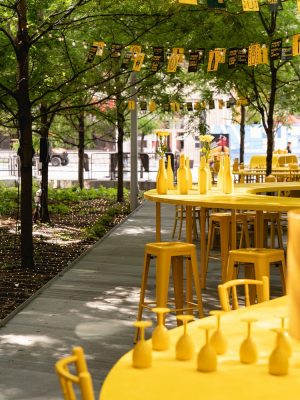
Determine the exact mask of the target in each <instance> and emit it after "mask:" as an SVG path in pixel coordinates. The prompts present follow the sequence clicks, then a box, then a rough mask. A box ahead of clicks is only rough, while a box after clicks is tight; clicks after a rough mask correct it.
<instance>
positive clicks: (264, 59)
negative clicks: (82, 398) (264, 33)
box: [259, 46, 269, 64]
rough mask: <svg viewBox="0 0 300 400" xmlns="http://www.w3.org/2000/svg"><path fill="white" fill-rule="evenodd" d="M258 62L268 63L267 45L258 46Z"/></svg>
mask: <svg viewBox="0 0 300 400" xmlns="http://www.w3.org/2000/svg"><path fill="white" fill-rule="evenodd" d="M259 64H269V49H268V48H267V46H264V47H261V48H260V60H259Z"/></svg>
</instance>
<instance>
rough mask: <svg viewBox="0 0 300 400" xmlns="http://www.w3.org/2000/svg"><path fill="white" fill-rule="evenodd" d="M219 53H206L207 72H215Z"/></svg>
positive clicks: (212, 51)
mask: <svg viewBox="0 0 300 400" xmlns="http://www.w3.org/2000/svg"><path fill="white" fill-rule="evenodd" d="M219 57H220V52H219V51H218V50H210V51H209V53H208V65H207V71H208V72H212V71H217V70H218V66H219Z"/></svg>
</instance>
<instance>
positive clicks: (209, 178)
mask: <svg viewBox="0 0 300 400" xmlns="http://www.w3.org/2000/svg"><path fill="white" fill-rule="evenodd" d="M206 169H207V190H210V189H211V188H212V175H211V169H210V165H209V163H208V162H207V163H206Z"/></svg>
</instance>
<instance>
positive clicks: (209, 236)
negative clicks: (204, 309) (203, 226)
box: [202, 220, 213, 287]
mask: <svg viewBox="0 0 300 400" xmlns="http://www.w3.org/2000/svg"><path fill="white" fill-rule="evenodd" d="M212 234H213V223H212V221H211V220H210V221H209V227H208V238H207V247H206V257H205V264H204V268H203V271H202V274H203V276H202V279H203V286H204V287H205V286H206V275H207V270H208V258H209V254H210V249H211V242H212Z"/></svg>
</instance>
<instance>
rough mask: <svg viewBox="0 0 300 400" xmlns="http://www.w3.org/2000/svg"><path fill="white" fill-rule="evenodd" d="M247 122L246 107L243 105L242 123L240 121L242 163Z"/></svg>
mask: <svg viewBox="0 0 300 400" xmlns="http://www.w3.org/2000/svg"><path fill="white" fill-rule="evenodd" d="M245 122H246V107H245V106H243V105H241V123H240V140H241V142H240V163H244V153H245Z"/></svg>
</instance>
